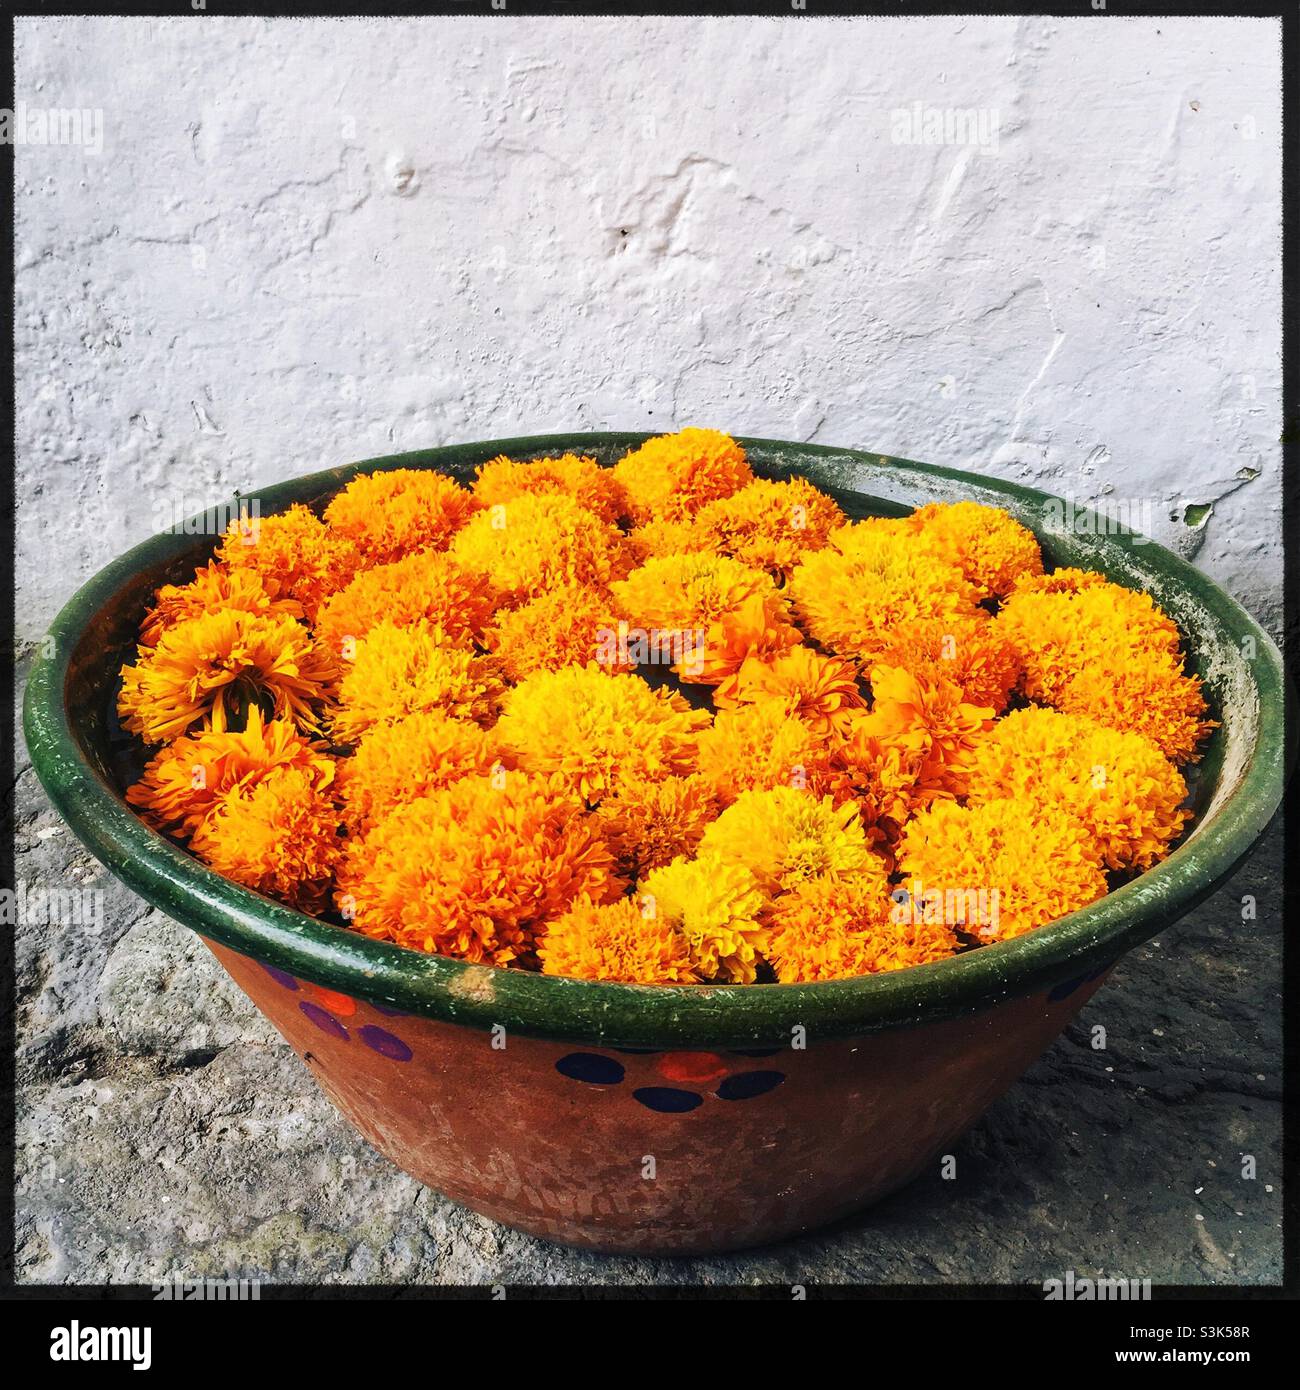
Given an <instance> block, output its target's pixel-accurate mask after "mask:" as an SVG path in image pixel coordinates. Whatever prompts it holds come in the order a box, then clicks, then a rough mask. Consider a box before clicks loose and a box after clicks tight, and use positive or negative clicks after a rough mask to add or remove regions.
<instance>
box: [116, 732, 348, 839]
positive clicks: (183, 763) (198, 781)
mask: <svg viewBox="0 0 1300 1390" xmlns="http://www.w3.org/2000/svg"><path fill="white" fill-rule="evenodd" d="M282 767H297V768H301V769H302V770H303V771H304V772H306V773H307V774H308V775H309V777H310V779H311V781H312V783H313V785H314V786H316V787H317V788H319V789H320V790H322V791H323V790H325V789H326V788H327V787H329V785H330V784H331V782H332V781H333V780H334V759H333V758H331V757H330V756H329V755H328V754H327V753H324V752H322V751H321V748H320V745H319V744H318V743H312V742H309V741H308V740H307V739H305V738H303V736H302V735H301V734H300V733H299V732H298V731H297V729H296V728H295V727H294V726H293V724H292V723H291V722H290V721H289V720H287V719H271V720H267V719H264V718H263V717H262V712H261V710H259V709H258V708H257V706H256V705H254V706H253V707H252V708H251V709H250V710H249V711H248V722H247V724H246V725H245V727H244V728H243V729H239V730H216V729H208V730H206V731H204V732H202V733H199V734H194V735H189V736H184V737H181V738H178V739H176V740H174V741H173V742H172V743H169V744H168V745H167V746H166V747H165V748H163V749H162V751H161V752H159V753H158V754H156V755H155V756H154V757H153V758H151V759H150V760H149V762H148V763H147V764H146V765H145V769H144V773H143V775H142V776H141V778H140V780H139V781H138V782H136V783H135V784H134V785H133V786H131V787H128V788H127V792H126V799H127V801H128V802H130V804H131V805H132V806H139V807H140V808H141V811H142V813H143V815H144V818H145V819H146V820H147V821H148V822H149V823H150V824H151V825H153V826H155V827H156V828H157V829H159V830H165V831H168V832H170V833H171V834H173V835H175V836H176V837H177V838H178V839H182V840H184V839H188V838H189V837H190V836H191V835H192V834H193V833H194V832H195V830H197V829H198V827H199V826H200V825H201V824H202V823H203V821H204V819H205V818H206V817H207V816H208V815H209V814H210V812H211V811H212V809H213V807H215V806H216V805H217V803H218V802H219V801H220V800H221V799H222V798H223V797H225V796H228V795H231V794H232V793H240V792H243V791H246V790H248V789H249V788H251V787H253V786H255V785H256V784H257V783H258V782H260V781H262V780H263V779H264V778H265V777H267V776H268V775H269V774H270V773H272V772H274V771H275V770H276V769H277V768H282Z"/></svg>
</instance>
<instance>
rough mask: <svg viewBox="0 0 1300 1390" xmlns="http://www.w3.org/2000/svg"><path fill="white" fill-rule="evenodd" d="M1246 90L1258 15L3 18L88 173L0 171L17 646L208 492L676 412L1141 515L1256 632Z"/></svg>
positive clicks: (1261, 608)
mask: <svg viewBox="0 0 1300 1390" xmlns="http://www.w3.org/2000/svg"><path fill="white" fill-rule="evenodd" d="M1279 80H1280V57H1279V28H1278V25H1277V23H1276V22H1275V21H1263V20H1258V21H1255V20H1190V21H1189V20H1107V21H1105V22H1097V21H1096V20H1095V19H1092V18H1081V19H1079V20H1057V19H1033V20H1017V19H1012V18H1000V19H975V18H954V19H941V20H897V21H895V20H873V21H856V22H849V21H833V20H826V19H815V18H813V19H810V18H808V17H806V16H800V17H792V18H790V19H788V20H655V21H651V20H639V19H627V20H621V19H601V20H566V19H554V20H547V21H536V20H533V21H525V20H521V19H514V18H512V17H510V16H508V15H507V16H494V17H490V18H486V17H485V18H470V17H465V18H462V19H455V20H448V21H424V22H421V21H396V20H388V21H361V20H357V21H314V22H313V21H282V22H268V21H261V20H254V19H226V18H221V17H218V16H212V15H206V16H199V17H187V18H179V19H170V20H144V19H133V20H122V19H97V20H75V19H64V20H47V19H24V20H20V21H18V27H17V97H18V100H19V101H20V102H26V103H27V105H28V106H29V107H33V108H41V107H62V108H69V107H81V108H92V109H100V110H102V112H103V151H102V153H99V154H92V153H89V152H88V151H87V150H86V149H84V148H78V147H75V146H69V147H57V148H56V147H50V146H36V145H25V146H19V148H18V149H17V151H16V156H17V160H16V164H17V217H18V226H17V266H18V275H17V305H16V332H17V340H18V389H19V400H18V406H19V413H18V435H17V445H18V459H19V468H20V479H19V498H20V513H19V549H20V555H19V566H20V575H19V578H20V586H21V593H22V601H21V602H20V605H19V618H18V625H19V628H18V635H19V638H20V639H21V640H26V641H31V640H34V639H35V638H36V637H38V636H39V635H40V633H41V632H42V631H43V629H44V628H45V626H46V625H47V623H48V621H49V620H50V618H51V617H52V616H53V614H54V613H55V611H57V608H58V606H59V604H60V603H61V602H62V601H63V600H64V599H65V598H66V597H67V596H68V595H69V594H70V592H71V591H72V589H73V588H74V587H75V586H76V585H77V584H78V583H79V582H81V580H82V579H84V578H85V577H87V576H88V575H89V574H90V573H92V572H93V571H94V570H96V569H97V568H99V567H100V566H101V565H102V564H104V563H105V562H107V561H108V560H109V559H111V558H112V557H113V556H114V555H116V554H117V553H119V552H120V551H121V550H122V549H123V548H125V547H126V546H127V545H129V544H131V543H133V542H135V541H137V540H140V539H142V538H143V537H145V536H146V535H148V534H150V533H151V532H153V531H155V530H157V529H160V524H166V523H167V522H169V521H170V520H171V519H172V518H173V517H175V516H178V515H186V514H188V513H190V512H193V511H197V510H199V509H201V508H203V507H205V506H207V505H209V504H211V503H213V502H215V501H219V500H223V499H224V498H226V497H227V496H229V494H230V493H231V492H232V490H233V489H234V488H236V487H248V486H252V485H256V484H259V483H264V482H270V481H274V480H277V479H280V478H284V477H288V476H291V475H293V474H295V473H299V472H304V471H308V470H312V469H315V468H318V467H323V466H326V465H329V464H333V463H338V462H344V461H347V460H350V459H354V458H361V457H365V456H368V455H373V454H379V453H386V452H392V451H394V450H400V449H411V448H417V447H423V446H429V445H433V444H438V443H443V442H450V441H454V440H458V439H468V438H482V437H490V436H493V435H509V434H513V433H529V432H541V431H547V430H564V429H600V428H654V429H657V428H663V429H668V428H673V427H678V426H681V425H684V424H691V423H695V424H712V425H717V426H719V427H722V428H726V429H729V430H732V431H734V432H736V433H751V434H765V435H774V436H784V437H789V438H798V439H811V440H816V441H819V442H825V443H831V444H843V445H853V446H863V447H867V448H870V449H875V450H880V451H883V452H889V453H896V454H901V455H904V456H908V457H912V458H920V459H925V460H927V461H930V462H935V463H944V464H949V465H954V466H958V467H967V468H971V469H976V470H981V471H985V472H989V473H994V474H998V475H1001V476H1004V477H1009V478H1014V479H1018V480H1022V481H1025V482H1029V483H1032V484H1035V485H1039V486H1042V487H1044V488H1046V489H1048V490H1049V491H1053V492H1057V493H1063V494H1069V495H1073V496H1074V497H1076V498H1077V499H1078V500H1079V501H1080V502H1086V503H1093V502H1098V501H1102V502H1106V501H1107V499H1110V505H1113V506H1114V507H1115V508H1116V509H1119V508H1122V507H1124V506H1128V507H1130V508H1137V509H1139V511H1138V512H1137V515H1138V516H1139V518H1140V519H1141V520H1142V521H1143V522H1144V523H1145V524H1144V525H1143V529H1147V530H1150V531H1151V532H1152V533H1153V534H1155V535H1156V536H1157V537H1158V538H1159V539H1161V540H1163V541H1165V542H1166V543H1168V544H1173V545H1175V546H1177V547H1179V548H1180V549H1181V550H1182V551H1183V552H1184V553H1186V554H1188V555H1190V556H1193V557H1194V558H1195V562H1196V563H1197V564H1199V565H1201V566H1202V567H1203V568H1204V569H1205V570H1206V571H1207V572H1208V573H1210V574H1211V575H1212V576H1214V577H1215V578H1216V579H1218V580H1220V581H1221V582H1223V583H1225V584H1226V585H1227V586H1228V587H1229V588H1230V589H1231V590H1233V591H1234V592H1235V593H1236V594H1237V595H1238V596H1239V597H1240V598H1241V599H1242V600H1243V601H1244V602H1245V603H1246V605H1247V606H1248V607H1249V608H1251V609H1252V610H1253V611H1254V612H1255V613H1256V614H1257V615H1258V616H1260V617H1261V618H1263V619H1264V620H1265V621H1266V622H1268V623H1270V624H1271V625H1273V626H1274V627H1276V626H1277V622H1278V617H1279V609H1280V598H1279V595H1278V589H1279V575H1280V564H1281V560H1280V552H1281V544H1280V480H1279V469H1280V448H1279V445H1278V435H1279V429H1280V425H1279V419H1280V409H1279V385H1280V371H1279V351H1280V330H1279V323H1278V302H1279V295H1280V244H1279V234H1278V219H1279V206H1280V167H1279V159H1280V156H1279V150H1280V143H1279V121H1280V110H1279V105H1280V103H1279V95H1278V90H1279ZM913 103H920V104H921V105H920V110H921V112H922V119H924V118H925V115H926V113H928V112H932V111H938V112H939V113H940V114H942V113H943V112H944V111H946V110H958V109H962V110H964V109H974V110H975V111H976V113H977V114H978V115H979V117H980V119H981V120H982V121H983V131H984V134H985V136H986V143H985V144H984V145H979V144H972V143H965V144H960V143H958V144H953V143H948V144H918V143H900V142H899V141H898V140H896V139H895V136H896V135H898V134H899V133H900V132H901V127H900V126H898V125H897V124H896V123H895V122H896V118H895V117H894V115H893V114H892V113H894V112H897V111H900V110H902V111H908V112H914V111H915V110H917V108H916V107H914V106H913ZM901 133H905V132H901ZM993 133H995V134H996V143H994V142H993V140H992V138H991V136H992V134H993ZM1189 523H1195V524H1189Z"/></svg>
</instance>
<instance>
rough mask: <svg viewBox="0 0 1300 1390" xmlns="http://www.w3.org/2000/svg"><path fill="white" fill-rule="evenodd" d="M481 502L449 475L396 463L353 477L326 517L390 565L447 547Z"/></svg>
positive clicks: (376, 560)
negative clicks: (381, 469) (406, 557)
mask: <svg viewBox="0 0 1300 1390" xmlns="http://www.w3.org/2000/svg"><path fill="white" fill-rule="evenodd" d="M479 506H480V503H479V500H478V498H476V497H475V496H474V494H473V493H472V492H469V491H468V490H467V489H465V488H463V487H461V485H460V484H459V483H458V482H456V481H455V480H454V479H452V478H449V477H447V476H446V474H443V473H438V472H435V471H434V470H433V469H424V468H391V469H389V470H387V471H386V472H379V473H361V474H359V475H358V476H357V477H355V478H353V480H352V481H351V482H350V483H349V484H348V485H347V487H345V488H344V489H343V491H342V492H340V493H338V494H337V495H336V496H335V497H334V498H333V500H332V501H331V502H330V504H329V506H328V507H326V508H325V520H326V521H327V522H328V523H329V525H330V528H331V530H333V531H334V533H335V534H336V535H339V536H345V537H346V538H347V539H348V540H350V541H351V542H352V543H353V544H354V545H355V546H356V548H357V549H358V550H359V551H360V552H361V554H362V555H364V556H365V558H366V561H367V562H368V563H369V564H372V565H384V564H389V563H391V562H392V561H394V560H400V559H402V558H403V556H406V555H410V554H411V553H413V552H414V551H417V550H445V549H446V548H447V545H448V543H449V542H450V540H451V538H452V536H453V535H455V533H456V532H457V531H459V530H460V528H461V527H462V526H463V525H464V524H465V523H466V522H467V521H468V520H469V518H470V517H471V516H473V515H474V513H475V512H476V511H478V509H479Z"/></svg>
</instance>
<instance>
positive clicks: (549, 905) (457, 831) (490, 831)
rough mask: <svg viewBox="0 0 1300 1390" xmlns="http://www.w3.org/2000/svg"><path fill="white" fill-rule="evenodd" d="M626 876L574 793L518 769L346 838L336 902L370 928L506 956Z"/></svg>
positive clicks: (428, 947)
mask: <svg viewBox="0 0 1300 1390" xmlns="http://www.w3.org/2000/svg"><path fill="white" fill-rule="evenodd" d="M623 887H624V885H623V884H622V883H621V882H620V880H619V879H618V878H617V877H616V876H615V873H614V864H613V860H612V858H611V856H610V853H609V850H608V849H607V848H606V847H605V844H604V842H603V841H602V840H601V838H600V836H599V834H598V833H597V832H596V829H595V827H594V825H593V824H592V822H591V820H590V818H589V817H586V816H584V815H583V808H582V804H581V802H580V801H579V800H578V798H577V797H575V796H573V795H572V794H571V793H569V792H567V791H565V790H563V789H562V788H560V787H558V786H557V785H556V784H554V783H552V782H549V781H548V780H547V779H545V778H538V777H530V776H528V775H526V774H524V773H521V772H510V773H507V774H506V776H505V777H504V778H501V777H495V776H492V777H485V778H484V777H465V778H462V779H461V780H460V781H459V782H453V783H452V784H451V786H449V787H445V788H443V789H442V790H441V791H436V792H431V793H430V794H428V795H427V796H422V797H419V798H417V799H416V800H414V801H408V802H407V803H405V804H404V805H402V806H398V807H397V808H396V809H395V810H393V811H391V812H390V813H389V814H388V815H387V816H385V817H384V818H383V819H382V820H381V821H379V822H378V823H377V824H376V825H375V826H373V827H372V829H371V830H370V831H369V833H368V834H367V835H365V836H364V838H362V839H359V840H354V841H352V842H350V844H349V846H348V850H347V854H346V856H345V858H344V861H343V864H342V865H341V867H340V869H339V873H338V895H337V902H338V907H339V910H340V911H341V912H342V913H343V915H344V917H346V918H348V919H349V920H350V921H351V923H352V925H353V926H354V927H355V928H356V929H357V930H358V931H361V932H364V933H365V935H367V936H372V937H377V938H379V939H381V940H385V941H395V942H397V943H398V944H399V945H402V946H408V947H410V948H411V949H413V950H417V951H431V952H436V953H437V954H439V955H445V956H456V957H459V958H460V959H463V960H469V961H477V962H487V963H489V964H493V965H508V964H509V963H510V962H511V961H514V960H517V959H519V958H520V957H528V956H530V955H531V953H532V952H533V949H534V946H535V940H536V935H537V933H538V932H540V931H541V930H542V929H543V924H544V923H545V922H546V921H547V920H548V919H550V918H554V917H556V916H558V915H559V914H561V913H563V912H565V911H566V910H567V909H568V908H569V907H570V906H572V905H573V904H574V903H576V902H577V901H578V900H579V899H581V898H583V897H584V896H585V897H589V898H590V899H591V900H592V901H593V902H596V903H605V902H610V901H612V900H613V899H615V898H617V897H618V896H619V895H620V894H621V892H622V891H623Z"/></svg>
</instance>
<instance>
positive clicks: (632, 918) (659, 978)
mask: <svg viewBox="0 0 1300 1390" xmlns="http://www.w3.org/2000/svg"><path fill="white" fill-rule="evenodd" d="M537 954H538V958H539V959H540V960H541V963H542V973H543V974H544V975H568V976H570V977H573V978H576V979H579V980H615V981H619V982H621V983H623V984H629V985H690V984H696V983H698V981H699V978H700V977H699V975H698V974H697V973H696V970H695V965H694V963H693V962H692V960H691V953H690V949H689V947H688V946H687V944H686V938H685V937H684V936H683V935H682V934H681V933H680V932H679V931H676V930H674V929H673V927H671V926H670V925H669V924H668V923H667V922H665V921H663V920H662V919H660V918H658V917H657V916H656V915H655V914H654V913H653V912H652V913H650V914H648V915H647V914H645V913H643V912H642V910H641V909H640V908H639V907H638V906H637V904H636V903H635V902H633V901H632V900H631V899H630V898H620V899H619V900H618V901H617V902H613V903H593V902H592V901H591V899H590V898H581V899H579V901H578V902H576V903H574V905H573V906H572V907H571V908H570V909H569V910H568V911H567V912H565V913H562V914H561V915H560V916H559V917H556V918H555V919H554V920H552V921H550V922H548V923H547V924H546V930H545V935H544V936H543V937H542V938H541V942H540V944H539V946H538V951H537Z"/></svg>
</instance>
